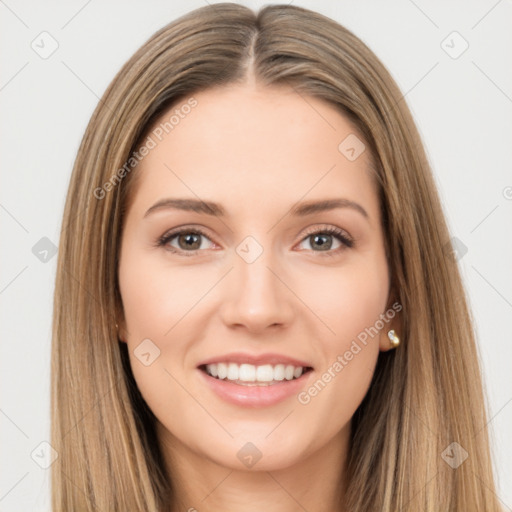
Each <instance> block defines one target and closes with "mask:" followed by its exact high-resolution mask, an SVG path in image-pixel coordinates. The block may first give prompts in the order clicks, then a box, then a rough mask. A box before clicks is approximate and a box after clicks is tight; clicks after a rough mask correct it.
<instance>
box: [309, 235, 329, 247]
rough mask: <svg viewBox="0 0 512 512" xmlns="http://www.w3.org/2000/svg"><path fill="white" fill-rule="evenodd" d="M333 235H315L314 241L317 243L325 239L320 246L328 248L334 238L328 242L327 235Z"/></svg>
mask: <svg viewBox="0 0 512 512" xmlns="http://www.w3.org/2000/svg"><path fill="white" fill-rule="evenodd" d="M330 236H331V235H314V236H313V238H314V243H315V244H316V243H317V240H319V239H320V240H322V239H323V240H324V241H323V242H320V245H319V246H318V247H320V249H321V250H328V249H330V248H331V245H332V240H331V243H329V242H328V241H327V242H326V241H325V239H326V238H327V237H330Z"/></svg>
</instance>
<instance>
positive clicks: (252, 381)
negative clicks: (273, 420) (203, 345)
mask: <svg viewBox="0 0 512 512" xmlns="http://www.w3.org/2000/svg"><path fill="white" fill-rule="evenodd" d="M198 368H199V370H201V371H202V372H204V373H206V375H208V376H210V377H212V378H214V379H216V380H219V381H225V382H229V383H232V384H238V385H240V386H273V385H276V384H282V383H285V382H287V381H294V380H297V379H300V378H301V377H302V376H303V375H305V374H306V373H309V372H310V371H312V370H313V368H312V367H310V366H294V365H291V364H286V365H285V364H276V365H271V364H264V365H253V364H245V363H244V364H237V363H228V362H226V363H215V364H203V365H201V366H199V367H198Z"/></svg>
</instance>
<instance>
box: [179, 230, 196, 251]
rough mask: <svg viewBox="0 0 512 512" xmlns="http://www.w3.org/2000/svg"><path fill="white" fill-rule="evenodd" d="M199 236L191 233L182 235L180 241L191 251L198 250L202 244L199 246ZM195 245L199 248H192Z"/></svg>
mask: <svg viewBox="0 0 512 512" xmlns="http://www.w3.org/2000/svg"><path fill="white" fill-rule="evenodd" d="M198 240H199V235H197V234H194V233H189V234H187V235H182V236H181V237H180V241H184V246H185V247H187V248H189V249H198V248H199V246H200V245H201V244H198ZM194 244H196V245H197V247H192V246H193V245H194Z"/></svg>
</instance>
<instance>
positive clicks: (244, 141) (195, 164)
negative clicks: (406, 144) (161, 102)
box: [133, 85, 378, 215]
mask: <svg viewBox="0 0 512 512" xmlns="http://www.w3.org/2000/svg"><path fill="white" fill-rule="evenodd" d="M191 98H193V101H192V100H191ZM191 98H185V99H183V100H181V101H180V102H179V103H176V104H175V105H173V106H172V107H171V108H169V109H168V110H167V111H166V112H165V113H164V114H162V116H160V118H159V119H158V120H157V121H156V122H155V123H154V124H153V126H152V127H151V129H150V131H149V132H148V137H149V138H150V139H151V141H152V142H151V145H152V146H154V147H153V148H152V149H151V150H150V151H149V152H148V154H147V155H146V156H145V157H144V158H143V159H142V161H141V162H140V163H139V165H138V166H137V169H136V172H137V173H140V176H138V179H137V182H138V186H137V189H138V190H137V192H136V194H135V197H134V205H133V206H134V208H143V207H144V206H146V207H148V206H149V205H148V202H151V201H153V202H154V201H156V200H158V199H161V198H162V197H164V196H175V197H183V196H187V197H195V198H201V199H205V200H208V199H213V200H215V201H217V202H221V203H223V204H225V205H226V209H227V213H228V215H229V214H230V213H233V214H235V213H237V212H230V204H231V203H233V204H234V203H236V202H237V201H238V204H237V205H236V206H237V207H238V208H242V207H246V208H247V209H251V208H252V211H254V207H261V206H262V205H263V204H267V203H268V204H270V203H272V204H282V203H286V204H290V205H291V204H293V203H295V202H297V201H299V200H301V199H307V200H310V199H315V198H325V197H338V196H339V197H347V198H349V199H358V200H359V201H364V202H365V203H366V205H367V209H368V210H372V208H373V209H374V213H377V212H376V211H377V209H378V207H377V204H376V201H377V195H376V190H375V183H374V180H373V179H372V176H371V173H370V171H369V165H370V159H371V155H370V154H369V149H368V148H365V146H364V142H363V141H362V140H361V138H360V136H359V135H358V134H357V132H356V129H355V127H354V126H353V125H352V124H351V123H350V121H349V120H348V119H347V118H346V117H344V116H343V115H342V114H341V113H340V112H339V111H338V110H337V109H336V108H335V107H334V106H333V105H331V104H329V103H328V102H326V101H324V100H321V99H318V98H314V97H311V96H305V95H302V94H299V93H298V92H296V91H295V90H294V89H293V88H291V87H288V86H279V87H273V88H262V87H259V86H254V85H239V86H229V87H219V88H215V89H209V90H205V91H201V92H199V93H195V94H193V96H192V97H191ZM187 105H188V106H187ZM190 105H194V106H193V107H190ZM146 140H149V139H146ZM347 150H348V153H347ZM352 150H354V151H352ZM354 155H355V157H356V158H354ZM240 198H243V199H244V202H243V204H240ZM238 213H240V212H238Z"/></svg>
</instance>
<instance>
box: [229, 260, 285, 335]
mask: <svg viewBox="0 0 512 512" xmlns="http://www.w3.org/2000/svg"><path fill="white" fill-rule="evenodd" d="M270 253H271V251H270V250H264V251H263V253H262V254H261V255H260V256H259V257H258V258H257V259H256V261H253V262H251V263H249V262H247V261H245V260H244V259H243V258H242V257H240V256H239V255H238V254H236V253H235V254H234V258H235V259H234V268H233V270H232V271H231V272H230V273H229V277H228V279H227V283H226V287H227V289H226V293H225V300H223V302H222V306H221V311H220V312H221V317H222V320H223V322H224V323H225V325H227V326H228V327H238V328H241V327H245V329H246V330H248V331H249V332H251V333H261V332H263V331H265V329H267V328H270V327H271V328H273V329H276V328H278V327H281V328H282V327H286V326H288V325H289V324H290V323H291V321H292V318H293V314H294V310H293V307H294V305H293V299H294V295H293V293H292V291H290V288H289V287H288V286H289V285H288V283H287V279H286V275H285V274H286V272H284V271H283V270H282V265H278V264H277V262H276V260H275V258H273V257H272V255H271V254H270ZM288 280H289V279H288ZM287 285H288V286H287Z"/></svg>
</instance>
